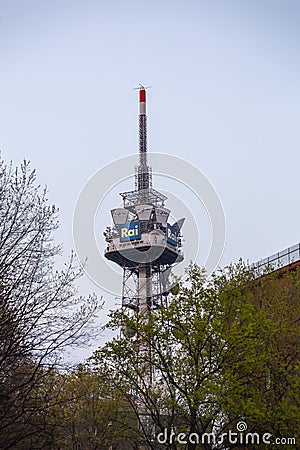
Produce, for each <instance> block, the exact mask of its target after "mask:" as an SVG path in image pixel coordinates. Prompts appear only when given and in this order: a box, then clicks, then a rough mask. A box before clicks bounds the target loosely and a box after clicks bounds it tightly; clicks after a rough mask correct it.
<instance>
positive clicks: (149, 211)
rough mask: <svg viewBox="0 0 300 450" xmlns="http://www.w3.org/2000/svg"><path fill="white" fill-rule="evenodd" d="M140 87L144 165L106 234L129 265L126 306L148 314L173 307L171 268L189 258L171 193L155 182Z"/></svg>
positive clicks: (109, 253)
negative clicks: (170, 202) (171, 219)
mask: <svg viewBox="0 0 300 450" xmlns="http://www.w3.org/2000/svg"><path fill="white" fill-rule="evenodd" d="M137 89H138V90H139V116H138V118H139V164H138V166H137V167H136V168H135V189H134V190H133V191H128V192H122V193H120V195H121V197H122V207H117V208H114V209H112V210H111V216H112V221H113V225H112V226H110V227H107V228H106V231H105V232H104V233H103V234H104V236H105V240H106V242H107V247H106V250H105V253H104V255H105V257H106V258H107V259H108V260H110V261H113V262H114V263H116V264H118V265H119V266H120V267H122V269H123V285H122V306H123V307H128V308H131V309H133V310H135V311H138V312H139V313H140V314H145V313H146V312H147V311H149V310H152V309H156V308H158V307H160V306H167V296H168V294H169V292H170V281H169V277H170V272H171V269H172V267H173V266H174V265H176V264H178V263H180V262H181V261H183V252H182V250H181V247H182V235H181V228H182V225H183V222H184V218H182V219H180V220H178V221H176V222H175V223H173V224H172V225H171V224H170V223H169V222H168V219H169V217H170V212H171V211H170V209H168V208H166V207H165V202H166V200H167V197H166V196H165V195H163V194H162V193H160V192H158V191H157V190H155V189H154V188H153V187H152V170H151V167H149V165H148V160H147V115H146V88H145V87H144V86H142V85H141V86H140V87H139V88H137Z"/></svg>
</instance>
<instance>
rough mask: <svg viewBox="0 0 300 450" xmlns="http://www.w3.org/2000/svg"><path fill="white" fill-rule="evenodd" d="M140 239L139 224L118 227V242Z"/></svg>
mask: <svg viewBox="0 0 300 450" xmlns="http://www.w3.org/2000/svg"><path fill="white" fill-rule="evenodd" d="M136 239H141V227H140V222H128V223H123V225H120V242H128V241H135V240H136Z"/></svg>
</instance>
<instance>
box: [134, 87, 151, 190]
mask: <svg viewBox="0 0 300 450" xmlns="http://www.w3.org/2000/svg"><path fill="white" fill-rule="evenodd" d="M138 89H139V167H138V186H137V189H138V191H140V190H142V189H149V188H150V187H151V179H150V168H149V166H148V164H147V115H146V88H145V87H144V86H142V85H141V86H140V87H139V88H138Z"/></svg>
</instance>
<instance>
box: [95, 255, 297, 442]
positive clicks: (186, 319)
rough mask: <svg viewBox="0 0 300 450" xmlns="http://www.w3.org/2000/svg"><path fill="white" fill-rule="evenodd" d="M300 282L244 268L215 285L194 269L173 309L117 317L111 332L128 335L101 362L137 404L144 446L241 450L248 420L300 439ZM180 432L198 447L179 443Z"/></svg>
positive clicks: (254, 428)
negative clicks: (239, 435) (238, 436)
mask: <svg viewBox="0 0 300 450" xmlns="http://www.w3.org/2000/svg"><path fill="white" fill-rule="evenodd" d="M299 285H300V277H299V273H298V272H297V271H296V272H292V273H289V272H286V273H274V274H273V273H269V274H266V276H264V277H262V278H258V277H257V274H256V273H255V270H254V269H251V268H249V267H247V266H245V265H244V264H243V263H242V262H241V263H239V264H237V265H235V266H230V267H228V268H226V269H224V270H222V271H220V272H219V273H217V274H214V275H213V276H212V277H209V278H208V277H207V276H206V275H205V273H204V271H203V270H201V269H199V268H198V267H197V266H190V267H189V269H188V280H187V283H186V284H183V283H181V284H180V285H179V291H178V294H177V295H175V296H173V297H172V298H171V299H170V303H169V306H168V308H161V309H158V310H156V311H151V312H149V313H148V315H147V316H144V317H141V316H140V315H138V314H133V315H132V314H129V313H128V312H127V311H124V310H119V311H116V312H113V313H112V314H111V319H110V322H109V324H108V327H110V328H111V329H118V328H122V329H123V330H127V331H128V332H127V333H124V334H123V335H122V336H118V337H116V338H115V339H113V340H112V341H111V342H109V343H107V344H106V345H105V346H104V347H103V348H101V349H99V350H98V351H97V352H95V353H94V355H93V357H92V361H93V362H94V364H95V367H98V369H99V370H100V371H101V373H103V374H106V376H107V377H108V379H109V380H110V383H112V384H113V385H114V388H115V390H117V391H120V393H121V394H122V395H123V396H124V397H125V398H126V399H127V401H128V403H129V404H130V405H131V408H132V411H133V412H134V414H135V415H136V420H137V423H138V428H137V430H138V433H139V436H140V441H141V442H142V443H143V445H144V446H145V448H151V449H158V448H174V449H179V448H188V449H195V448H199V449H200V448H202V449H214V448H218V449H228V448H237V446H236V444H235V443H232V442H230V439H229V437H228V436H229V431H230V430H231V431H232V432H236V431H237V429H236V426H237V424H238V422H241V421H244V422H245V423H246V424H247V426H248V431H249V432H253V433H267V432H268V433H270V434H272V436H273V437H274V438H275V437H280V436H283V437H288V436H290V437H295V438H296V439H297V438H299V435H298V430H299V429H300V427H299V425H300V423H299V417H300V410H299V393H298V394H297V391H296V390H295V389H296V388H297V386H298V387H299V381H298V380H299V350H300V348H299V327H298V324H299V317H300V298H299ZM129 331H130V332H129ZM166 430H167V431H166ZM172 430H176V433H177V435H178V433H180V432H184V433H185V434H186V435H187V436H190V437H193V439H191V440H192V442H191V440H190V439H189V438H188V439H187V442H186V443H185V444H183V443H179V442H178V441H177V442H175V439H174V438H173V439H172V442H171V435H172ZM159 433H167V436H168V439H169V441H168V446H167V447H166V446H165V445H164V444H162V445H161V446H160V445H159V442H158V439H157V437H158V434H159ZM225 433H227V434H225ZM195 436H198V437H199V438H200V442H199V443H197V439H196V437H195ZM202 439H203V442H202ZM251 445H252V444H251V442H250V443H249V442H248V444H247V445H246V446H245V447H244V448H247V449H251V448H252V446H251ZM272 447H273V446H272V445H271V446H270V448H272ZM240 448H242V447H241V445H240ZM253 448H256V447H255V446H254V447H253ZM266 448H267V447H266ZM290 448H293V447H292V446H290ZM294 448H296V447H294Z"/></svg>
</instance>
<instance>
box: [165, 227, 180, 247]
mask: <svg viewBox="0 0 300 450" xmlns="http://www.w3.org/2000/svg"><path fill="white" fill-rule="evenodd" d="M167 242H169V244H172V245H177V243H178V229H177V228H175V227H172V226H171V225H170V224H169V223H168V224H167Z"/></svg>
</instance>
